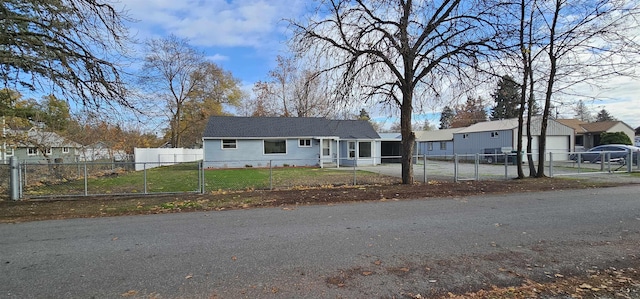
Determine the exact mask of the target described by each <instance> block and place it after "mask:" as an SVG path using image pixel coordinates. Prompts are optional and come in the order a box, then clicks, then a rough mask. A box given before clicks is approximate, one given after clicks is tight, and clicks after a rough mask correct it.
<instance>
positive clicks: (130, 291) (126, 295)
mask: <svg viewBox="0 0 640 299" xmlns="http://www.w3.org/2000/svg"><path fill="white" fill-rule="evenodd" d="M137 294H138V291H136V290H129V291H127V292H125V293H123V294H121V295H120V296H122V297H130V296H135V295H137Z"/></svg>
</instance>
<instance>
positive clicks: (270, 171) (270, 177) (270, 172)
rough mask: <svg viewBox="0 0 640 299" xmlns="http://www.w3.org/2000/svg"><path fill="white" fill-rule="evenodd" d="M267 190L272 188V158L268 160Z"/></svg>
mask: <svg viewBox="0 0 640 299" xmlns="http://www.w3.org/2000/svg"><path fill="white" fill-rule="evenodd" d="M269 190H273V160H269Z"/></svg>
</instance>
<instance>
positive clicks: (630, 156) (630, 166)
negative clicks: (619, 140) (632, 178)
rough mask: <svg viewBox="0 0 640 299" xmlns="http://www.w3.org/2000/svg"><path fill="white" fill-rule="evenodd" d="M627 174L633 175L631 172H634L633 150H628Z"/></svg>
mask: <svg viewBox="0 0 640 299" xmlns="http://www.w3.org/2000/svg"><path fill="white" fill-rule="evenodd" d="M626 162H627V172H628V173H631V171H632V170H633V152H632V151H631V149H629V150H628V152H627V159H626Z"/></svg>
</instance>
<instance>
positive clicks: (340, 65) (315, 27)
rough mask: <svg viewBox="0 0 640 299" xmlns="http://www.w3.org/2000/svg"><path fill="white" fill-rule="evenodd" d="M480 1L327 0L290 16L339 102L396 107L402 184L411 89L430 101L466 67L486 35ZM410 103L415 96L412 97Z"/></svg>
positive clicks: (486, 15) (489, 22) (408, 167)
mask: <svg viewBox="0 0 640 299" xmlns="http://www.w3.org/2000/svg"><path fill="white" fill-rule="evenodd" d="M483 3H484V2H483V1H461V0H439V1H413V0H395V1H382V0H355V1H353V0H327V1H322V2H321V4H320V5H319V7H318V10H317V11H315V12H314V15H313V16H312V17H310V18H309V19H308V20H306V21H304V22H299V21H291V22H292V24H293V27H294V30H295V38H294V43H293V44H294V45H295V48H296V50H297V51H299V52H301V53H307V54H309V56H312V57H317V62H318V63H319V64H322V65H323V67H322V68H321V69H322V70H324V71H326V72H331V73H334V74H337V75H336V76H335V77H334V79H333V80H334V81H333V82H334V83H335V93H334V94H335V95H336V96H337V97H338V99H340V100H345V101H348V100H356V101H362V100H375V101H380V102H383V103H386V104H390V105H392V106H393V107H397V108H398V109H399V111H400V125H401V135H402V159H401V160H402V182H403V183H404V184H410V183H412V182H413V168H412V154H413V148H414V143H415V135H414V133H413V131H412V129H411V123H412V113H413V109H414V104H415V103H416V102H417V101H420V100H423V99H416V95H417V94H419V95H421V96H424V97H431V99H433V98H436V97H437V96H438V95H439V94H440V92H442V90H443V89H444V88H445V85H446V84H447V83H446V80H445V78H451V77H465V76H467V74H468V73H469V72H472V71H474V70H475V69H476V68H477V66H478V64H479V60H480V59H481V57H482V56H483V55H484V54H485V53H486V51H485V49H486V47H487V46H488V44H489V43H490V42H492V41H493V40H494V39H493V38H492V37H493V36H494V35H495V31H496V29H495V28H494V27H493V24H496V22H494V20H493V19H492V18H493V16H492V15H491V12H492V10H491V9H490V8H489V7H487V6H485V5H484V4H483ZM416 100H417V101H416Z"/></svg>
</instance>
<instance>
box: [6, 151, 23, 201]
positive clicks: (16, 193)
mask: <svg viewBox="0 0 640 299" xmlns="http://www.w3.org/2000/svg"><path fill="white" fill-rule="evenodd" d="M9 165H10V171H11V173H10V182H9V184H11V187H10V188H9V190H10V192H11V193H10V195H11V199H12V200H20V163H19V162H18V159H17V158H16V157H11V158H10V159H9Z"/></svg>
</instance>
